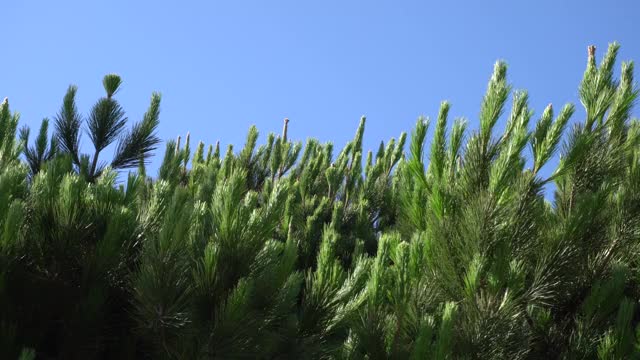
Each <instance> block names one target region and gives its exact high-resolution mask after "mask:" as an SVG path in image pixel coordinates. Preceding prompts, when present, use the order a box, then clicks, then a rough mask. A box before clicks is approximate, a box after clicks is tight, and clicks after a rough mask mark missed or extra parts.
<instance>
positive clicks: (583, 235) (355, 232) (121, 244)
mask: <svg viewBox="0 0 640 360" xmlns="http://www.w3.org/2000/svg"><path fill="white" fill-rule="evenodd" d="M617 51H618V46H617V45H616V44H613V45H611V46H610V47H609V49H608V51H607V53H606V55H605V56H604V58H603V59H602V62H601V63H600V65H596V61H595V49H594V48H590V49H589V57H588V62H587V69H586V71H585V74H584V79H583V81H582V83H581V84H580V99H581V102H582V105H584V108H585V110H586V112H585V114H586V116H585V118H584V120H583V121H575V122H572V123H575V124H574V125H569V124H570V119H571V117H572V115H573V112H574V107H573V106H572V105H565V106H564V107H563V108H562V109H561V110H560V111H558V112H557V115H554V109H553V108H552V106H551V105H549V106H548V107H547V108H546V109H544V111H543V112H542V114H541V115H540V117H539V119H538V120H537V121H535V123H533V124H531V119H532V118H533V116H534V115H533V111H532V110H531V109H530V108H529V106H528V99H527V93H526V92H523V91H513V92H512V91H511V87H510V85H509V84H508V82H507V79H506V65H505V64H504V63H502V62H498V63H496V65H495V68H494V72H493V75H492V77H491V79H490V81H489V85H488V88H487V92H486V95H485V96H484V98H483V100H482V106H481V109H480V115H479V119H478V120H479V121H478V124H479V126H478V129H477V130H475V131H470V130H468V129H467V123H466V122H465V121H464V120H462V119H457V120H455V121H453V123H452V125H450V121H449V114H448V113H449V104H448V103H442V105H441V108H440V113H439V114H438V117H437V119H436V121H435V124H434V126H435V130H434V131H433V138H432V140H431V142H430V147H428V151H425V142H426V135H427V129H428V126H429V122H428V121H426V120H424V119H419V120H418V122H417V123H416V126H415V129H414V130H413V132H412V134H411V137H410V139H409V144H408V149H407V152H406V153H405V151H404V148H405V140H406V136H405V134H402V135H400V137H399V138H398V139H397V140H394V139H391V141H389V142H388V143H387V144H384V143H382V144H380V148H379V150H378V151H377V153H376V154H372V153H371V152H368V153H367V154H363V147H362V139H363V133H364V127H365V120H364V119H362V120H361V122H360V126H359V127H358V129H357V132H356V134H355V137H354V139H353V140H352V141H350V142H349V143H348V144H347V145H346V146H345V147H344V148H343V149H342V150H340V151H337V152H335V153H334V148H333V146H332V144H331V143H326V144H321V143H319V142H318V141H316V140H309V141H307V142H306V144H305V145H304V146H303V145H302V144H301V143H299V142H292V141H290V140H289V139H288V138H287V123H286V122H285V128H284V130H283V134H282V135H274V134H269V135H268V136H267V138H266V143H264V144H263V145H260V146H258V145H257V142H258V131H257V129H255V128H251V129H250V130H249V134H248V136H247V140H246V144H245V145H244V147H243V148H242V149H240V151H239V152H234V149H233V148H232V147H231V146H230V147H229V148H228V149H226V152H224V151H223V152H224V153H221V149H220V148H219V146H218V145H216V146H215V147H213V146H209V147H208V148H207V149H206V150H205V145H204V144H202V143H200V144H198V146H197V147H196V148H195V151H193V153H192V151H191V148H190V141H189V136H187V137H186V138H185V141H184V144H183V145H182V144H181V140H180V138H178V140H177V141H175V142H174V141H169V142H168V143H167V144H166V151H165V155H164V160H163V162H162V166H161V168H160V170H159V174H158V177H157V178H156V179H155V180H152V179H151V178H148V177H147V176H146V175H145V171H144V169H145V166H144V165H145V161H146V160H147V159H148V157H149V155H150V154H151V152H152V151H153V149H154V148H155V146H156V145H157V144H158V139H157V137H156V135H155V131H156V128H157V125H158V117H159V106H160V96H159V95H157V94H154V95H153V96H152V100H151V105H150V107H149V110H148V112H147V113H146V114H145V116H144V118H143V119H142V120H141V121H140V122H139V123H136V124H134V125H133V126H132V128H131V130H129V131H128V132H127V131H125V127H126V122H127V119H126V117H125V113H124V110H123V109H122V108H121V107H120V105H119V104H118V103H117V101H116V100H115V99H114V97H113V95H114V94H115V92H116V91H117V89H118V87H119V85H120V79H119V78H118V77H117V76H115V75H108V76H107V77H105V80H104V87H105V90H106V92H107V96H106V97H104V98H102V99H100V100H98V102H97V103H96V105H95V106H94V107H93V108H92V109H91V111H90V113H89V114H88V115H87V116H86V117H83V116H82V115H80V113H79V112H78V110H77V107H76V105H75V101H74V96H75V92H76V88H75V87H70V88H69V91H68V92H67V94H66V96H65V97H64V101H63V106H62V108H61V110H60V112H59V113H58V115H57V116H56V117H55V129H54V136H53V137H52V138H51V140H48V121H47V120H45V121H44V122H43V125H42V128H41V130H40V132H39V135H38V136H37V138H36V140H35V144H33V145H29V131H28V129H23V130H22V131H20V132H19V134H18V130H17V129H18V116H17V115H16V114H14V113H12V112H11V111H10V110H9V105H8V103H7V101H5V102H3V103H2V106H1V109H0V351H1V352H2V354H3V356H2V358H18V357H20V358H22V359H33V358H59V359H89V358H103V359H134V358H135V359H138V358H149V359H151V358H153V359H196V358H218V359H239V358H246V359H388V358H393V359H540V358H562V359H592V358H599V359H623V358H625V359H626V358H640V326H639V324H640V304H639V303H638V300H639V299H640V147H639V145H640V123H639V122H638V121H636V120H633V121H632V120H631V119H630V113H631V109H632V106H633V104H634V101H635V100H636V97H637V95H638V90H637V89H636V87H635V85H634V81H633V64H632V63H625V64H623V65H622V71H621V75H620V77H619V79H616V78H615V77H614V75H613V73H614V63H615V59H616V53H617ZM509 98H511V99H512V105H511V110H510V112H508V113H507V111H506V110H505V107H506V106H507V102H508V99H509ZM503 113H506V114H505V124H506V125H505V126H504V131H502V133H498V132H497V131H496V129H495V128H496V124H497V123H498V121H499V119H500V118H501V116H502V115H503ZM83 121H85V122H86V129H85V130H84V131H85V132H86V135H87V136H88V137H89V139H90V140H91V142H92V144H93V145H94V148H95V152H94V154H93V155H84V154H81V153H80V139H81V133H82V132H83V129H82V128H81V126H82V123H83ZM114 142H117V145H116V150H115V152H114V155H113V159H112V160H111V161H110V162H104V163H101V162H100V161H99V154H100V152H101V151H102V150H104V149H105V148H106V147H107V146H108V145H109V144H112V143H114ZM425 152H428V154H426V153H425ZM558 152H559V153H560V155H561V157H560V160H559V162H558V163H557V164H554V165H555V169H554V170H551V171H545V172H541V169H542V168H543V166H545V165H546V164H547V163H548V162H549V161H550V160H551V159H553V158H554V154H556V153H558ZM21 154H23V157H22V158H21V156H22V155H21ZM425 158H428V160H429V161H428V165H427V164H426V163H425ZM132 167H133V168H135V167H138V168H139V169H138V171H137V172H130V173H129V174H128V175H127V174H124V173H120V174H118V173H117V172H116V170H117V169H125V168H132ZM542 173H549V174H551V176H549V177H547V176H543V175H542ZM552 184H555V186H554V187H553V188H554V189H555V190H554V191H555V192H554V193H553V194H551V196H550V197H549V198H550V199H552V200H546V199H545V196H544V194H545V189H546V188H550V186H551V185H552Z"/></svg>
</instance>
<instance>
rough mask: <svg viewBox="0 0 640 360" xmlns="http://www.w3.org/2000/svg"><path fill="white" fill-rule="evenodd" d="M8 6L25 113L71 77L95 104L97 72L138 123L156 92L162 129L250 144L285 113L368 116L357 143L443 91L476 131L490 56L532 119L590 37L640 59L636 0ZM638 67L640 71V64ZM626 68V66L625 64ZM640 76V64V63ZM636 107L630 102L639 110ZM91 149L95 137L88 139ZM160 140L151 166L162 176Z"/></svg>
mask: <svg viewBox="0 0 640 360" xmlns="http://www.w3.org/2000/svg"><path fill="white" fill-rule="evenodd" d="M609 4H610V5H608V6H607V5H605V3H603V2H601V1H598V2H596V1H591V0H588V1H526V2H525V1H466V2H463V1H438V2H433V1H327V0H325V1H242V0H235V1H226V2H221V1H198V2H196V1H183V2H164V1H146V0H144V1H124V0H110V1H63V0H62V1H44V0H41V1H10V2H5V4H3V11H2V13H3V19H2V21H0V31H1V33H2V34H3V36H2V39H3V48H4V51H3V55H2V60H0V64H2V71H0V96H1V97H5V96H7V97H9V99H10V103H11V106H12V109H13V110H17V111H19V112H20V113H21V114H22V124H27V125H30V126H31V127H32V128H37V127H38V126H39V123H40V120H41V119H42V118H43V117H53V115H54V114H55V113H56V112H57V111H58V109H59V107H60V104H61V101H62V97H63V95H64V93H65V90H66V88H67V86H68V85H69V84H71V83H73V84H76V85H77V86H78V87H79V90H78V104H79V107H80V110H81V111H82V112H83V113H85V114H86V113H87V112H88V111H89V109H90V107H91V105H92V104H93V102H94V101H95V100H97V99H98V98H99V97H100V96H103V93H104V92H103V89H102V85H101V79H102V76H103V75H104V74H107V73H118V74H120V75H121V76H122V78H123V80H124V84H123V87H122V89H121V91H120V92H119V93H118V95H117V98H118V99H119V100H120V102H121V103H122V105H123V106H124V108H125V110H126V111H127V114H128V116H129V118H130V119H131V120H139V119H140V118H141V117H142V114H143V113H144V111H145V110H146V107H147V105H148V102H149V98H150V95H151V92H152V91H159V92H161V93H162V94H163V102H162V113H161V124H160V136H161V137H162V138H163V139H165V140H166V139H170V138H175V137H176V136H177V135H179V134H183V135H184V134H185V133H186V132H187V131H190V132H191V134H192V140H194V141H196V142H197V141H198V140H203V141H205V143H207V144H208V143H215V141H216V140H220V141H221V144H222V145H223V146H225V145H226V144H228V143H234V144H236V148H238V147H240V146H241V145H242V144H243V143H244V138H245V135H246V131H247V129H248V127H249V126H250V125H252V124H255V125H257V126H258V129H259V130H260V132H261V135H262V137H261V139H262V140H264V135H266V133H268V132H271V131H273V132H280V131H281V128H282V120H283V118H285V117H288V118H290V119H291V123H290V136H291V137H292V138H294V139H300V140H305V139H306V138H308V137H315V138H318V139H320V140H321V141H329V140H331V141H333V142H334V143H335V144H336V146H338V147H341V146H342V145H344V143H345V142H346V141H347V140H348V139H350V138H351V137H352V136H353V134H354V132H355V129H356V126H357V124H358V120H359V118H360V116H361V115H366V116H367V121H368V122H367V130H366V133H365V142H364V145H365V147H366V148H371V149H376V148H377V146H378V144H379V142H380V140H385V141H387V140H388V139H389V138H390V137H397V136H398V135H399V134H400V132H402V131H407V132H410V131H411V129H412V127H413V125H414V124H415V121H416V119H417V117H418V116H419V115H425V116H429V117H431V118H432V119H433V118H435V116H436V115H437V111H438V107H439V104H440V102H441V101H442V100H449V101H450V102H451V104H452V108H451V112H450V115H451V116H452V118H453V117H458V116H463V117H466V118H467V119H468V120H469V122H470V126H471V128H472V129H475V128H477V126H478V120H477V115H478V113H479V105H480V101H481V99H482V95H483V93H484V90H485V87H486V83H487V80H488V78H489V76H490V74H491V70H492V66H493V63H494V62H495V61H496V60H497V59H504V60H506V61H507V63H508V64H509V80H510V83H511V84H512V85H513V86H514V88H515V89H527V90H528V91H529V95H530V99H531V106H532V107H533V109H535V111H536V115H535V116H536V118H537V116H539V115H540V114H541V112H542V110H543V108H544V107H545V106H546V105H547V104H548V103H553V104H554V105H555V108H556V109H560V107H561V106H562V105H563V104H564V103H566V102H573V103H575V104H576V105H577V106H578V109H579V111H578V112H577V114H576V115H575V116H574V120H581V118H582V116H583V111H582V108H581V107H580V105H579V101H578V96H577V86H578V83H579V81H580V78H581V76H582V73H583V70H584V65H585V62H586V48H587V45H589V44H595V45H596V46H597V47H598V56H601V55H602V54H603V52H604V50H605V49H606V47H607V44H608V43H609V42H611V41H614V40H615V41H618V42H620V43H621V45H622V48H621V51H620V56H619V59H620V60H630V59H631V60H637V61H640V37H639V36H638V28H637V25H636V26H634V23H636V24H637V22H636V21H634V20H637V18H638V14H640V2H638V1H633V0H629V1H611V2H609ZM636 68H637V67H636ZM617 71H619V64H618V67H617ZM636 76H637V72H636ZM638 113H639V112H638V111H637V110H636V111H635V114H636V115H637V114H638ZM83 143H84V145H85V148H86V149H87V150H88V149H89V146H90V143H89V141H88V138H87V137H86V136H85V137H84V142H83ZM163 151H164V146H163V147H162V148H160V149H159V150H158V152H157V155H156V157H155V158H154V160H153V163H152V166H151V173H152V174H155V173H156V169H157V167H158V165H159V163H160V160H161V157H162V152H163Z"/></svg>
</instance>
